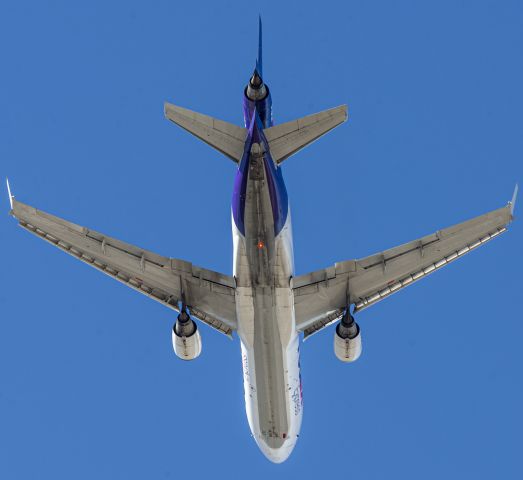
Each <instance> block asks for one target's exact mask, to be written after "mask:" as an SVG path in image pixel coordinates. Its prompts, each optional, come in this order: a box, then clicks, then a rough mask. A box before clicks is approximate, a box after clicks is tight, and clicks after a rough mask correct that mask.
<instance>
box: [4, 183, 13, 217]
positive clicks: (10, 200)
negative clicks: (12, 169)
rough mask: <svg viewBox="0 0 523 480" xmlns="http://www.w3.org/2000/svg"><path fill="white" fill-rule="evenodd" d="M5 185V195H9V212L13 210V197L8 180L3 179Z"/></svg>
mask: <svg viewBox="0 0 523 480" xmlns="http://www.w3.org/2000/svg"><path fill="white" fill-rule="evenodd" d="M5 183H6V185H7V194H8V195H9V205H10V206H11V210H13V199H14V198H15V196H14V195H13V194H12V193H11V187H10V186H9V178H7V177H6V178H5Z"/></svg>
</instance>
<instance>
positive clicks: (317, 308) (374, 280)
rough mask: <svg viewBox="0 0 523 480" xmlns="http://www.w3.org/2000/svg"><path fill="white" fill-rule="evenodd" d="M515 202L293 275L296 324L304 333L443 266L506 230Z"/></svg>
mask: <svg viewBox="0 0 523 480" xmlns="http://www.w3.org/2000/svg"><path fill="white" fill-rule="evenodd" d="M514 202H515V197H514V198H513V201H512V202H509V204H508V205H507V206H506V207H503V208H500V209H498V210H494V211H492V212H489V213H486V214H485V215H481V216H479V217H476V218H473V219H472V220H468V221H466V222H463V223H459V224H457V225H454V226H453V227H449V228H446V229H443V230H438V231H437V232H436V233H433V234H432V235H427V236H425V237H422V238H420V239H418V240H414V241H412V242H409V243H405V244H404V245H401V246H399V247H395V248H391V249H390V250H385V251H383V252H380V253H378V254H375V255H371V256H370V257H366V258H362V259H360V260H348V261H345V262H341V263H336V264H335V265H334V266H332V267H330V268H326V269H324V270H319V271H316V272H312V273H309V274H306V275H301V276H299V277H296V278H294V279H293V289H294V304H295V311H296V325H297V328H298V330H300V331H303V332H304V333H305V337H307V336H309V335H311V334H313V333H316V332H317V331H319V330H321V329H322V328H323V327H325V326H327V325H329V324H331V323H333V322H334V321H336V320H338V319H339V318H340V317H341V316H342V315H343V312H344V310H345V308H346V307H347V305H348V304H354V306H355V311H359V310H363V309H364V308H367V307H369V306H371V305H374V304H375V303H377V302H379V301H380V300H383V299H384V298H386V297H388V296H389V295H392V294H393V293H395V292H398V291H400V290H401V289H403V288H404V287H406V286H408V285H411V284H412V283H414V282H416V281H418V280H420V279H421V278H424V277H426V276H427V275H428V274H430V273H432V272H435V271H436V270H439V269H440V268H442V267H444V266H445V265H448V264H449V263H451V262H453V261H454V260H456V259H458V258H461V257H462V256H463V255H465V254H466V253H468V252H470V251H472V250H474V249H476V248H477V247H479V246H481V245H484V244H485V243H487V242H488V241H489V240H491V239H493V238H495V237H497V236H498V235H500V234H501V233H503V232H505V231H506V230H507V226H508V224H509V223H510V222H511V221H512V219H513V216H512V214H513V205H514Z"/></svg>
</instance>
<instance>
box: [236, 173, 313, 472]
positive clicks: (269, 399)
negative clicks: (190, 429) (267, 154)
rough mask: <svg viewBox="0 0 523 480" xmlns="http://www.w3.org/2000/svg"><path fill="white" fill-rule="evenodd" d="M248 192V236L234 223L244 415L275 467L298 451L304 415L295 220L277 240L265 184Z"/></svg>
mask: <svg viewBox="0 0 523 480" xmlns="http://www.w3.org/2000/svg"><path fill="white" fill-rule="evenodd" d="M263 176H264V175H262V177H263ZM246 193H247V200H246V209H245V236H244V235H242V234H241V233H240V232H239V231H238V229H237V227H236V225H235V223H234V220H233V222H232V230H233V241H234V257H233V258H234V260H233V261H234V265H233V270H234V277H235V279H236V283H237V288H236V315H237V319H238V334H239V337H240V340H241V351H242V364H243V379H244V388H245V408H246V411H247V418H248V421H249V427H250V429H251V432H252V435H253V436H254V439H255V440H256V443H257V444H258V446H259V448H260V449H261V450H262V452H263V453H264V454H265V456H266V457H267V458H268V459H269V460H271V461H272V462H275V463H280V462H283V461H284V460H286V459H287V457H288V456H289V455H290V454H291V452H292V450H293V448H294V446H295V444H296V441H297V438H298V436H299V432H300V427H301V420H302V412H303V399H302V391H301V379H300V367H299V336H298V332H297V330H296V324H295V318H294V300H293V293H292V289H291V286H290V282H291V278H292V275H293V270H294V260H293V245H292V229H291V219H290V214H289V215H288V216H287V219H286V223H285V225H284V227H283V229H282V230H281V232H279V234H278V235H277V236H274V228H273V218H272V213H271V204H270V198H269V193H268V190H267V188H266V184H265V181H264V179H263V178H260V177H256V178H255V179H251V178H250V179H249V181H248V187H247V192H246Z"/></svg>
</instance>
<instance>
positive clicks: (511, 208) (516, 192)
mask: <svg viewBox="0 0 523 480" xmlns="http://www.w3.org/2000/svg"><path fill="white" fill-rule="evenodd" d="M518 189H519V186H518V184H517V183H516V186H515V187H514V193H513V194H512V200H511V201H510V202H508V204H509V205H510V216H511V217H514V208H515V207H516V200H517V198H518Z"/></svg>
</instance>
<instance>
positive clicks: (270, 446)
mask: <svg viewBox="0 0 523 480" xmlns="http://www.w3.org/2000/svg"><path fill="white" fill-rule="evenodd" d="M258 29H259V31H258V37H259V38H258V55H257V59H256V63H255V68H254V71H253V73H252V75H251V77H250V79H249V81H248V83H247V85H246V87H245V88H244V90H243V97H242V98H243V116H244V121H245V126H244V127H240V126H236V125H232V124H230V123H227V122H224V121H222V120H218V119H215V118H212V117H210V116H207V115H203V114H201V113H196V112H193V111H191V110H187V109H185V108H182V107H179V106H177V105H173V104H171V103H165V105H164V113H165V116H166V117H167V119H169V120H170V121H172V122H174V123H175V124H177V125H178V126H180V127H182V128H183V129H185V130H187V131H188V132H190V133H191V134H193V135H194V136H196V137H197V138H198V139H200V140H202V141H204V142H205V143H207V144H209V145H210V146H211V147H213V148H215V149H216V150H218V151H219V152H221V153H222V154H224V155H225V156H226V157H228V158H229V159H231V160H232V161H233V162H235V164H236V165H237V173H236V177H235V180H234V190H233V195H232V209H231V216H232V222H231V223H232V237H233V253H234V255H233V272H232V275H227V274H222V273H219V272H215V271H211V270H208V269H205V268H202V267H198V266H196V265H193V264H192V263H190V262H186V261H183V260H179V259H176V258H170V257H164V256H162V255H158V254H156V253H153V252H150V251H148V250H145V249H143V248H139V247H136V246H134V245H131V244H128V243H125V242H122V241H120V240H117V239H116V238H112V237H110V236H108V235H106V234H104V233H100V232H97V231H95V230H91V229H90V228H86V227H83V226H80V225H76V224H74V223H71V222H69V221H67V220H64V219H62V218H59V217H56V216H53V215H50V214H49V213H46V212H43V211H41V210H38V209H36V208H34V207H32V206H29V205H26V204H24V203H21V202H19V201H18V200H16V199H15V198H14V196H13V195H12V194H11V190H10V187H9V182H7V188H8V194H9V199H10V204H11V210H10V214H11V215H12V216H13V217H15V218H16V219H17V220H18V222H19V225H20V226H21V227H22V228H24V229H25V230H27V231H29V232H31V233H33V234H35V235H36V236H37V237H39V238H41V239H43V240H46V241H47V242H49V243H50V244H52V245H54V246H56V247H58V248H59V249H61V250H63V251H64V252H66V253H68V254H70V255H72V256H74V257H76V258H78V259H79V260H81V261H83V262H85V263H87V264H88V265H91V266H92V267H94V268H96V269H98V270H100V271H101V272H104V273H105V274H107V275H109V276H110V277H112V278H114V279H116V280H118V281H119V282H121V283H123V284H125V285H127V286H129V287H131V288H133V289H134V290H136V291H138V292H140V293H142V294H144V295H146V296H147V297H149V298H151V299H153V300H156V301H157V302H160V303H161V304H163V305H165V306H166V307H168V308H170V309H172V310H174V311H176V312H177V313H178V316H177V319H176V321H175V323H174V326H173V328H172V343H173V348H174V352H175V353H176V355H177V356H178V357H179V358H181V359H183V360H194V359H195V358H197V357H198V356H199V355H200V353H201V351H202V340H201V336H200V330H199V329H198V323H197V322H198V321H199V322H201V323H203V324H206V325H208V326H210V327H212V328H213V329H215V330H217V331H219V332H221V333H223V334H225V335H227V336H229V337H232V334H233V332H236V333H237V335H238V337H239V339H240V345H241V356H242V365H243V382H244V392H245V406H246V413H247V419H248V423H249V427H250V430H251V432H252V435H253V437H254V440H255V441H256V443H257V445H258V447H259V448H260V450H261V451H262V452H263V454H264V455H265V456H266V457H267V458H268V459H269V460H270V461H272V462H274V463H281V462H283V461H285V460H286V459H287V458H288V457H289V455H290V454H291V452H292V450H293V449H294V447H295V445H296V442H297V440H298V437H299V433H300V427H301V423H302V415H303V394H302V383H301V375H300V362H299V354H300V351H299V344H300V336H301V335H303V339H304V340H305V339H308V338H309V337H310V336H312V335H313V334H315V333H317V332H319V331H320V330H322V329H324V328H326V327H328V326H329V325H332V324H334V323H336V327H335V330H334V332H333V337H334V353H335V355H336V357H337V358H338V359H339V360H341V361H342V362H347V363H350V362H354V361H355V360H357V359H358V358H359V356H360V355H361V352H362V340H361V330H360V327H359V325H358V323H357V322H356V321H355V318H354V317H355V315H356V314H357V313H358V312H360V311H361V310H364V309H366V308H368V307H370V306H372V305H374V304H376V303H378V302H379V301H381V300H383V299H385V298H387V297H389V296H390V295H392V294H393V293H395V292H398V291H400V290H402V289H403V288H404V287H406V286H408V285H411V284H413V283H415V282H416V281H418V280H420V279H422V278H425V277H426V276H427V275H429V274H431V273H432V272H435V271H437V270H439V269H440V268H442V267H444V266H445V265H448V264H449V263H451V262H453V261H454V260H457V259H459V258H461V257H462V256H464V255H465V254H467V253H468V252H470V251H472V250H475V249H476V248H478V247H480V246H481V245H484V244H485V243H487V242H489V241H490V240H491V239H493V238H496V237H498V236H499V235H501V234H502V233H504V232H505V231H506V230H507V227H508V225H509V224H510V223H511V221H512V220H513V213H514V206H515V202H516V195H517V185H516V188H515V190H514V195H513V197H512V200H511V201H510V202H508V204H507V205H506V206H504V207H502V208H499V209H497V210H493V211H491V212H488V213H486V214H484V215H481V216H478V217H476V218H473V219H471V220H468V221H466V222H463V223H460V224H457V225H454V226H452V227H449V228H445V229H442V230H438V231H437V232H435V233H433V234H430V235H427V236H424V237H421V238H418V239H416V240H413V241H411V242H408V243H406V244H403V245H400V246H397V247H394V248H391V249H389V250H384V251H382V252H379V253H376V254H374V255H370V256H368V257H365V258H360V259H357V260H345V261H342V262H338V263H335V264H334V265H331V266H329V267H327V268H325V269H322V270H318V271H314V272H311V273H307V274H305V275H298V276H296V275H295V273H294V259H293V240H292V228H291V212H290V207H289V200H288V196H287V191H286V188H285V183H284V181H283V176H282V164H283V162H284V161H285V160H286V159H288V158H289V157H290V156H292V155H294V154H295V153H297V152H298V151H300V150H301V149H302V148H304V147H305V146H307V145H309V144H310V143H312V142H314V141H315V140H317V139H318V138H319V137H321V136H322V135H324V134H326V133H327V132H329V131H330V130H332V129H333V128H335V127H337V126H338V125H340V124H341V123H343V122H345V121H346V120H347V106H346V105H341V106H339V107H336V108H332V109H329V110H325V111H323V112H320V113H316V114H313V115H310V116H306V117H303V118H300V119H298V120H294V121H291V122H287V123H283V124H280V125H274V124H273V121H272V113H271V109H272V100H271V92H270V90H269V87H268V85H267V84H266V83H265V79H264V76H263V65H262V25H261V18H260V19H259V25H258Z"/></svg>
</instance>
